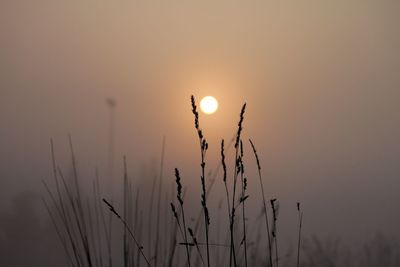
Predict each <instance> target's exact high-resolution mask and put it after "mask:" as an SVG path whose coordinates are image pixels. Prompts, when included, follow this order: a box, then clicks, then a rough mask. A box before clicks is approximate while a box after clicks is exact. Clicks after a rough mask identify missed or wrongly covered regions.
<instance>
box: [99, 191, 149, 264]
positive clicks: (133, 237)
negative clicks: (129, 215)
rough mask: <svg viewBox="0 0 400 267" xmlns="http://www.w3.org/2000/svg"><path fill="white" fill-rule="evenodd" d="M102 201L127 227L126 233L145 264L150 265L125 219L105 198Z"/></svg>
mask: <svg viewBox="0 0 400 267" xmlns="http://www.w3.org/2000/svg"><path fill="white" fill-rule="evenodd" d="M103 202H104V203H105V204H106V205H107V206H108V208H109V209H110V211H111V212H112V213H113V214H114V215H115V216H117V218H118V219H119V220H120V221H121V222H122V223H123V224H124V226H125V228H127V230H128V233H129V234H130V236H131V237H132V239H133V240H134V241H135V244H136V246H137V247H138V248H139V250H140V252H141V254H142V256H143V258H144V259H145V261H146V263H147V266H150V262H149V261H148V260H147V257H146V255H144V253H143V246H141V245H140V244H139V242H138V241H137V240H136V238H135V236H134V235H133V233H132V231H131V229H130V228H129V227H128V225H127V223H126V221H125V220H124V219H123V218H122V217H121V216H120V215H119V213H118V212H117V211H116V210H115V208H114V207H113V205H111V204H110V203H109V202H108V201H107V200H106V199H104V198H103Z"/></svg>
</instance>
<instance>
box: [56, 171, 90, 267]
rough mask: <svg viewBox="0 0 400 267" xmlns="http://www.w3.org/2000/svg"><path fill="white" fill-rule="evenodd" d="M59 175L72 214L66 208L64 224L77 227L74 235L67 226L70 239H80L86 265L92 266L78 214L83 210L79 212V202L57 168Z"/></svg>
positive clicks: (86, 240)
mask: <svg viewBox="0 0 400 267" xmlns="http://www.w3.org/2000/svg"><path fill="white" fill-rule="evenodd" d="M59 175H60V177H61V180H62V182H63V185H64V189H65V192H66V194H67V199H68V200H69V203H70V208H71V210H72V216H71V215H70V214H69V212H68V210H65V213H66V218H67V220H66V225H67V227H69V226H70V225H72V224H73V223H75V225H76V227H77V228H78V233H77V234H76V235H75V232H74V230H73V227H69V229H70V231H71V234H72V235H71V238H72V240H80V241H81V245H82V246H83V251H84V254H85V259H86V260H87V263H88V265H89V266H92V265H91V259H90V251H89V246H88V239H87V235H86V234H85V233H84V232H83V231H84V230H83V226H82V218H81V217H80V214H83V211H82V213H80V212H79V209H80V208H79V207H78V204H79V203H80V202H79V200H78V199H77V198H76V197H74V196H73V193H72V192H71V191H70V190H69V188H68V186H67V184H66V181H65V179H64V176H63V174H62V172H61V170H60V169H59ZM80 207H82V206H81V205H80ZM76 248H77V253H78V254H79V249H78V246H76ZM78 257H79V258H80V256H79V255H78ZM82 264H83V263H82Z"/></svg>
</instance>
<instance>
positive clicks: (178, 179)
mask: <svg viewBox="0 0 400 267" xmlns="http://www.w3.org/2000/svg"><path fill="white" fill-rule="evenodd" d="M175 178H176V186H177V194H176V198H177V199H178V202H179V205H180V207H181V212H182V222H183V238H184V240H185V243H186V246H185V247H186V254H187V263H188V265H189V266H190V252H189V246H188V245H187V244H188V239H187V233H186V221H185V210H184V208H183V199H182V184H181V177H180V174H179V170H178V169H177V168H175ZM174 214H175V213H174ZM177 219H178V218H177ZM181 230H182V229H181Z"/></svg>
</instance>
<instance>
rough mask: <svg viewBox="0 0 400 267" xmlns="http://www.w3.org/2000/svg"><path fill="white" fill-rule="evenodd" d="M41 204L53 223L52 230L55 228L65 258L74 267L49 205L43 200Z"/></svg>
mask: <svg viewBox="0 0 400 267" xmlns="http://www.w3.org/2000/svg"><path fill="white" fill-rule="evenodd" d="M42 202H43V204H44V206H45V207H46V210H47V213H48V214H49V217H50V219H51V221H52V223H53V225H54V228H55V230H56V233H57V236H58V238H59V239H60V241H61V244H62V246H63V249H64V251H65V254H66V256H67V259H68V261H69V262H70V263H71V265H72V266H75V265H74V260H73V258H72V257H71V255H70V253H69V249H68V246H67V242H66V240H65V238H64V237H63V235H62V234H61V231H60V229H59V228H58V226H57V222H56V219H55V217H54V214H53V213H52V212H51V209H50V207H49V204H48V203H47V202H46V200H45V199H44V198H42ZM78 264H79V263H78Z"/></svg>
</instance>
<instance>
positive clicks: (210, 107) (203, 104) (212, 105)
mask: <svg viewBox="0 0 400 267" xmlns="http://www.w3.org/2000/svg"><path fill="white" fill-rule="evenodd" d="M200 108H201V111H203V112H204V113H205V114H213V113H214V112H215V111H217V109H218V101H217V99H215V97H213V96H206V97H203V99H202V100H201V101H200Z"/></svg>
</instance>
